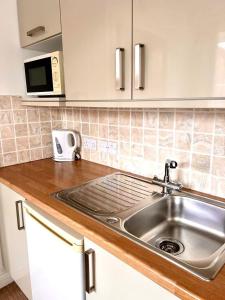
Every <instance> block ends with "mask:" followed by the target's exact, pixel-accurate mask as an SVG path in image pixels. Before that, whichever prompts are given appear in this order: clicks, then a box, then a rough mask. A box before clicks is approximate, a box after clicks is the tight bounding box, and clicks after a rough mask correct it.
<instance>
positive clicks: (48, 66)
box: [24, 51, 65, 97]
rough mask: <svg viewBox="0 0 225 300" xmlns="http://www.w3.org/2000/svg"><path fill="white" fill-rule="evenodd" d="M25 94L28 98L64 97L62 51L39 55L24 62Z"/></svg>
mask: <svg viewBox="0 0 225 300" xmlns="http://www.w3.org/2000/svg"><path fill="white" fill-rule="evenodd" d="M24 70H25V79H26V92H27V95H30V96H38V97H47V96H49V97H51V96H64V95H65V91H64V75H63V56H62V51H55V52H52V53H48V54H44V55H40V56H37V57H33V58H29V59H26V60H25V61H24Z"/></svg>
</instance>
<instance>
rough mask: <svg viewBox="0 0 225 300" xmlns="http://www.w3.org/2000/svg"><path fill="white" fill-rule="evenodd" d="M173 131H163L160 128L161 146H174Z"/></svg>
mask: <svg viewBox="0 0 225 300" xmlns="http://www.w3.org/2000/svg"><path fill="white" fill-rule="evenodd" d="M173 140H174V136H173V132H172V131H163V130H159V146H160V147H167V148H171V147H173Z"/></svg>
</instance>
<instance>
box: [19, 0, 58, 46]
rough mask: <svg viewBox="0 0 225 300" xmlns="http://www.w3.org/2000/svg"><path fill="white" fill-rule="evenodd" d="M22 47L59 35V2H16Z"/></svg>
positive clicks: (41, 0) (55, 0)
mask: <svg viewBox="0 0 225 300" xmlns="http://www.w3.org/2000/svg"><path fill="white" fill-rule="evenodd" d="M17 6H18V18H19V28H20V42H21V46H22V47H26V46H28V45H31V44H34V43H37V42H39V41H42V40H45V39H47V38H50V37H52V36H55V35H57V34H59V33H61V21H60V3H59V0H47V1H46V0H17Z"/></svg>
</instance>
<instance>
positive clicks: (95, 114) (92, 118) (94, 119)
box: [89, 109, 98, 123]
mask: <svg viewBox="0 0 225 300" xmlns="http://www.w3.org/2000/svg"><path fill="white" fill-rule="evenodd" d="M89 118H90V123H98V110H97V109H91V110H90V111H89Z"/></svg>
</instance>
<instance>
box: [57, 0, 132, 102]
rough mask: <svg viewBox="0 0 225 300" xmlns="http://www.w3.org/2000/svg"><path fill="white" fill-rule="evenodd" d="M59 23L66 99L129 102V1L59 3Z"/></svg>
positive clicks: (130, 21) (66, 1)
mask: <svg viewBox="0 0 225 300" xmlns="http://www.w3.org/2000/svg"><path fill="white" fill-rule="evenodd" d="M61 19H62V36H63V50H64V72H65V84H66V98H67V99H68V100H124V99H131V59H132V58H131V49H132V45H131V41H132V39H131V36H132V29H131V28H132V1H131V0H123V1H121V0H113V1H112V0H91V1H90V0H82V1H81V0H61ZM116 49H117V50H116Z"/></svg>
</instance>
